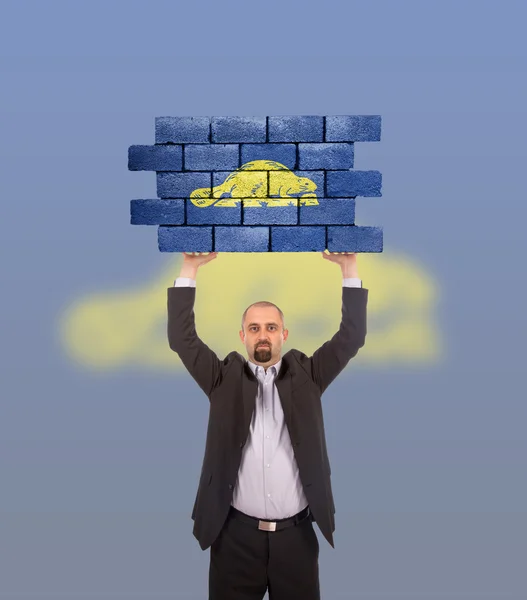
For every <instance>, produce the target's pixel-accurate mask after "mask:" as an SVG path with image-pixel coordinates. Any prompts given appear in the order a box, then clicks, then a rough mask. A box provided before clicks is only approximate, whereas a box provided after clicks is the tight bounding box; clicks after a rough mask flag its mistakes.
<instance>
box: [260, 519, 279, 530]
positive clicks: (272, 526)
mask: <svg viewBox="0 0 527 600" xmlns="http://www.w3.org/2000/svg"><path fill="white" fill-rule="evenodd" d="M258 529H261V530H262V531H276V521H260V520H259V521H258Z"/></svg>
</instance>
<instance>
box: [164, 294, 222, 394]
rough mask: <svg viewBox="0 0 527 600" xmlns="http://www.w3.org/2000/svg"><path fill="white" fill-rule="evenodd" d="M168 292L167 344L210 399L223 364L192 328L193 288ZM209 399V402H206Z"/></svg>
mask: <svg viewBox="0 0 527 600" xmlns="http://www.w3.org/2000/svg"><path fill="white" fill-rule="evenodd" d="M167 292H168V303H167V306H168V327H167V331H168V344H169V346H170V349H171V350H173V351H174V352H177V354H178V355H179V358H180V359H181V361H182V363H183V364H184V365H185V367H186V369H187V370H188V372H189V373H190V374H191V375H192V377H193V378H194V380H195V381H196V383H197V384H198V385H199V387H200V388H201V389H202V390H203V391H204V392H205V394H207V396H210V394H211V393H212V390H213V389H214V387H215V385H216V383H217V382H218V380H219V378H220V374H221V366H222V362H221V361H220V359H219V358H218V357H217V356H216V354H215V352H214V351H213V350H211V349H210V348H209V347H208V346H207V345H206V344H205V343H204V342H203V341H202V340H201V339H200V338H199V336H198V334H197V333H196V327H195V322H194V320H195V315H194V300H195V298H196V288H195V287H191V286H186V287H175V286H174V287H170V288H168V289H167ZM209 399H210V398H209Z"/></svg>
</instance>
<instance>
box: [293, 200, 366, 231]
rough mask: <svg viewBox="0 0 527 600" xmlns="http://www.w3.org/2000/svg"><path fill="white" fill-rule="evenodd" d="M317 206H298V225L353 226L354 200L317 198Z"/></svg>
mask: <svg viewBox="0 0 527 600" xmlns="http://www.w3.org/2000/svg"><path fill="white" fill-rule="evenodd" d="M318 202H319V205H318V206H303V205H300V225H353V224H354V223H355V200H353V199H352V198H318Z"/></svg>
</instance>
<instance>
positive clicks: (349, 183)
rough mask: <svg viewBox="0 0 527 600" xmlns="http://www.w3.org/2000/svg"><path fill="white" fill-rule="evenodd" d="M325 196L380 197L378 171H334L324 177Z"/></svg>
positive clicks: (380, 179) (379, 174) (380, 182)
mask: <svg viewBox="0 0 527 600" xmlns="http://www.w3.org/2000/svg"><path fill="white" fill-rule="evenodd" d="M326 182H327V183H326V185H327V188H326V189H327V195H328V196H337V197H339V198H351V197H355V196H366V197H373V196H381V195H382V194H381V186H382V175H381V173H379V171H342V172H339V171H335V172H333V173H327V176H326Z"/></svg>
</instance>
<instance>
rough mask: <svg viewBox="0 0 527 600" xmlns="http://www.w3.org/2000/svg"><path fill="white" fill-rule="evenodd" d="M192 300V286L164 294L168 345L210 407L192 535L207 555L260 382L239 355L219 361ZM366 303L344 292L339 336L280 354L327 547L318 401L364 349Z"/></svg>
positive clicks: (297, 443) (305, 474)
mask: <svg viewBox="0 0 527 600" xmlns="http://www.w3.org/2000/svg"><path fill="white" fill-rule="evenodd" d="M195 297H196V288H195V287H170V288H168V341H169V345H170V348H171V349H172V350H174V351H175V352H177V353H178V355H179V357H180V359H181V361H182V362H183V364H184V365H185V367H186V368H187V370H188V371H189V373H190V374H191V375H192V377H193V378H194V379H195V381H196V382H197V384H198V385H199V387H200V388H201V389H202V390H203V392H204V393H205V394H206V395H207V396H208V398H209V402H210V411H209V423H208V430H207V441H206V448H205V456H204V459H203V467H202V470H201V476H200V480H199V486H198V491H197V494H196V500H195V502H194V508H193V510H192V519H193V520H194V530H193V534H194V536H195V537H196V539H197V540H198V541H199V544H200V546H201V548H202V550H206V549H207V548H208V547H209V546H211V544H212V543H213V542H214V540H215V539H216V537H217V536H218V534H219V532H220V530H221V528H222V527H223V524H224V522H225V520H226V518H227V514H228V512H229V507H230V505H231V502H232V497H233V489H234V485H235V483H236V480H237V476H238V469H239V466H240V462H241V456H242V451H243V446H244V444H245V442H246V440H247V437H248V434H249V427H250V422H251V416H252V413H253V410H254V406H255V399H256V395H257V391H258V380H257V378H256V377H255V376H254V374H253V372H252V371H251V368H250V367H249V365H248V363H247V360H246V359H245V358H244V357H243V356H242V355H241V354H239V353H238V352H236V351H233V352H231V353H229V354H228V355H227V356H226V357H225V358H224V359H223V360H220V359H219V358H218V357H217V356H216V354H215V353H214V352H213V351H212V350H211V349H210V348H209V347H208V346H207V345H206V344H205V343H204V342H203V341H202V340H201V339H200V338H199V337H198V335H197V333H196V328H195V320H194V319H195V317H194V300H195ZM367 302H368V290H367V289H365V288H353V287H345V286H343V287H342V319H341V323H340V327H339V330H338V331H337V333H335V335H334V336H333V337H332V338H331V340H328V341H327V342H325V343H324V344H322V346H321V347H320V348H318V349H317V350H316V351H315V352H314V354H313V356H306V355H305V354H304V353H303V352H300V351H299V350H295V349H291V350H289V351H288V352H286V353H285V354H284V355H283V356H282V363H281V365H280V371H279V373H278V374H277V376H276V378H275V385H276V387H277V389H278V393H279V396H280V401H281V403H282V407H283V411H284V418H285V423H286V425H287V429H288V431H289V435H290V437H291V442H292V444H293V450H294V453H295V458H296V461H297V464H298V469H299V474H300V479H301V481H302V484H303V487H304V492H305V495H306V498H307V500H308V502H309V506H310V508H311V511H312V513H313V519H314V520H315V521H316V522H317V523H318V526H319V528H320V530H321V532H322V534H323V535H324V537H325V538H326V539H327V540H328V542H329V543H330V544H331V546H333V547H335V546H334V542H333V532H334V531H335V517H334V514H335V505H334V502H333V494H332V490H331V478H330V476H331V467H330V464H329V460H328V455H327V448H326V439H325V432H324V420H323V416H322V405H321V400H320V397H321V395H322V393H323V392H324V390H325V389H326V388H327V387H328V385H329V384H330V383H331V382H332V381H333V380H334V379H335V377H336V376H337V375H338V374H339V373H340V372H341V371H342V370H343V369H344V367H345V366H346V364H347V363H348V361H349V360H350V359H351V358H353V357H354V356H355V355H356V354H357V352H358V351H359V348H361V347H362V346H363V345H364V342H365V338H366V305H367Z"/></svg>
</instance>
